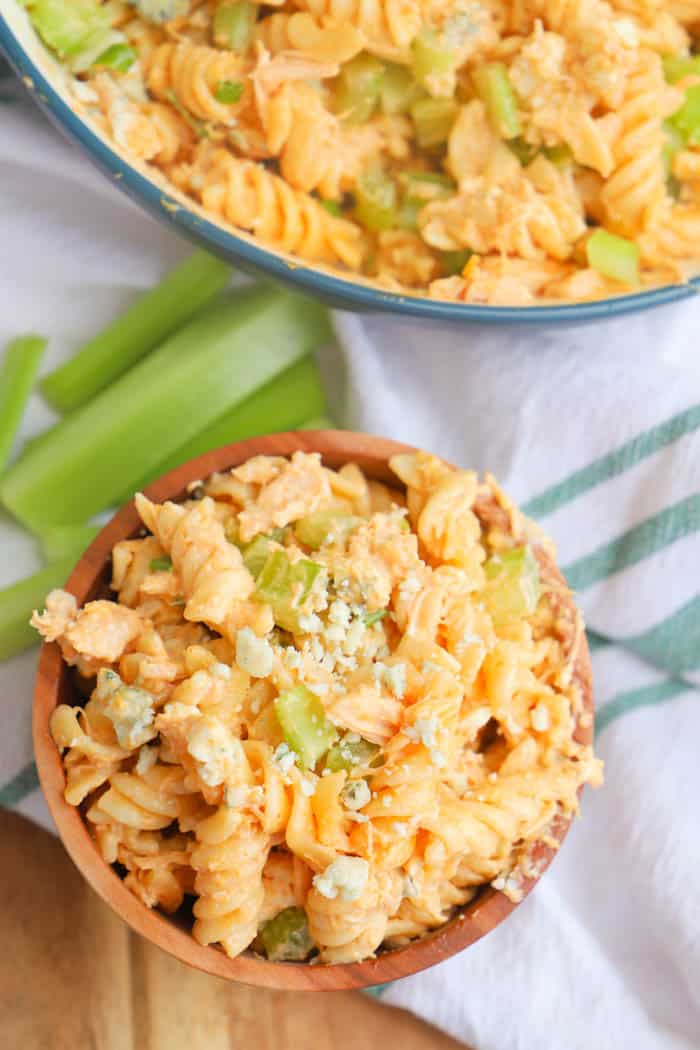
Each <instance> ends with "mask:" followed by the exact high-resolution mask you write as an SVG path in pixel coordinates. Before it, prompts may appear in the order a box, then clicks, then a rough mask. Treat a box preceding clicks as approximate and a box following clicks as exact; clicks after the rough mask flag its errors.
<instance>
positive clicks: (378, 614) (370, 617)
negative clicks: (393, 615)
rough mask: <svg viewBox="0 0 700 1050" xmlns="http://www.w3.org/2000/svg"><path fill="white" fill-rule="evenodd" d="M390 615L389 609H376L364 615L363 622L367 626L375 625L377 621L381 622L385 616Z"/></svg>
mask: <svg viewBox="0 0 700 1050" xmlns="http://www.w3.org/2000/svg"><path fill="white" fill-rule="evenodd" d="M388 615H389V610H388V609H376V610H375V612H368V613H365V615H364V616H363V617H362V622H363V623H364V625H365V627H374V625H375V623H379V621H380V620H383V619H384V617H385V616H388Z"/></svg>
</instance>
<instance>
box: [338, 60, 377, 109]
mask: <svg viewBox="0 0 700 1050" xmlns="http://www.w3.org/2000/svg"><path fill="white" fill-rule="evenodd" d="M384 69H385V67H384V63H383V62H381V61H380V60H379V59H378V58H375V57H374V55H368V54H367V53H366V52H364V51H363V52H362V53H361V54H359V55H356V56H355V58H351V59H350V61H349V62H346V63H345V65H344V66H343V68H342V70H341V72H340V74H339V76H338V77H336V79H335V81H334V84H335V111H336V113H338V114H339V115H340V116H341V117H342V118H343V119H344V120H347V121H348V122H349V123H351V124H363V123H364V122H365V121H366V120H368V119H369V118H370V117H371V116H372V114H373V112H374V110H375V109H376V107H377V105H378V103H379V99H380V95H381V90H382V83H383V79H384Z"/></svg>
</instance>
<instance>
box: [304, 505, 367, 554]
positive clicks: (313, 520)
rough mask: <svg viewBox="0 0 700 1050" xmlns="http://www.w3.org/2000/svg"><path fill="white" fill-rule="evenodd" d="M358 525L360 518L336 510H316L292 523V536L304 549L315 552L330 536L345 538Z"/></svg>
mask: <svg viewBox="0 0 700 1050" xmlns="http://www.w3.org/2000/svg"><path fill="white" fill-rule="evenodd" d="M359 524H360V518H356V517H353V515H351V514H343V513H341V512H340V511H336V510H317V511H314V513H313V514H307V515H306V516H305V517H303V518H299V520H298V521H295V522H294V535H295V536H296V538H297V539H298V540H299V541H300V542H301V543H303V544H304V545H305V546H306V547H311V550H313V551H317V550H318V549H319V547H322V546H323V544H324V543H325V542H326V541H327V539H328V536H329V534H330V535H332V536H338V537H340V536H346V535H347V534H348V533H349V532H352V530H353V529H354V528H356V527H357V526H358V525H359Z"/></svg>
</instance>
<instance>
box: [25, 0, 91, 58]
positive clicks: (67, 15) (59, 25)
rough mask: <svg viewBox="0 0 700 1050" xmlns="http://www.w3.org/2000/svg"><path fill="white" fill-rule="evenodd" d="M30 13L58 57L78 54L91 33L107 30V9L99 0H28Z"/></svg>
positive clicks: (41, 35)
mask: <svg viewBox="0 0 700 1050" xmlns="http://www.w3.org/2000/svg"><path fill="white" fill-rule="evenodd" d="M29 16H30V18H31V20H32V24H33V25H34V28H35V29H36V31H37V33H38V34H39V36H40V37H41V39H42V40H43V41H44V43H45V44H48V46H49V47H50V48H51V50H52V51H55V52H56V54H57V55H58V56H59V57H60V58H66V57H68V56H71V55H76V54H78V52H80V51H82V50H83V48H84V47H85V43H86V40H87V38H88V37H89V36H90V34H91V33H94V32H95V31H96V30H106V29H109V28H110V22H111V14H110V12H109V11H108V10H107V9H106V8H103V7H102V6H101V5H100V4H99V3H98V0H31V3H30V5H29Z"/></svg>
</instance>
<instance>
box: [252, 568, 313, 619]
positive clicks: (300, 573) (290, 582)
mask: <svg viewBox="0 0 700 1050" xmlns="http://www.w3.org/2000/svg"><path fill="white" fill-rule="evenodd" d="M320 572H321V566H320V565H317V564H316V562H314V561H309V559H308V558H301V559H300V560H299V561H295V562H293V563H292V562H290V560H289V558H288V557H287V555H286V554H285V552H284V551H281V550H273V551H271V552H270V554H269V555H268V557H267V559H266V561H265V564H264V565H263V567H262V569H261V570H260V573H259V575H258V578H257V586H256V589H255V597H256V598H257V600H258V601H261V602H267V604H268V605H269V606H270V607H271V608H272V615H273V616H274V618H275V623H276V624H277V625H278V626H279V627H282V628H283V629H284V630H285V631H293V632H298V631H301V630H302V623H301V620H302V619H303V615H304V603H305V601H306V599H307V598H308V597H309V594H310V593H311V588H312V587H313V585H314V583H315V581H316V578H317V576H318V575H319V573H320Z"/></svg>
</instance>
